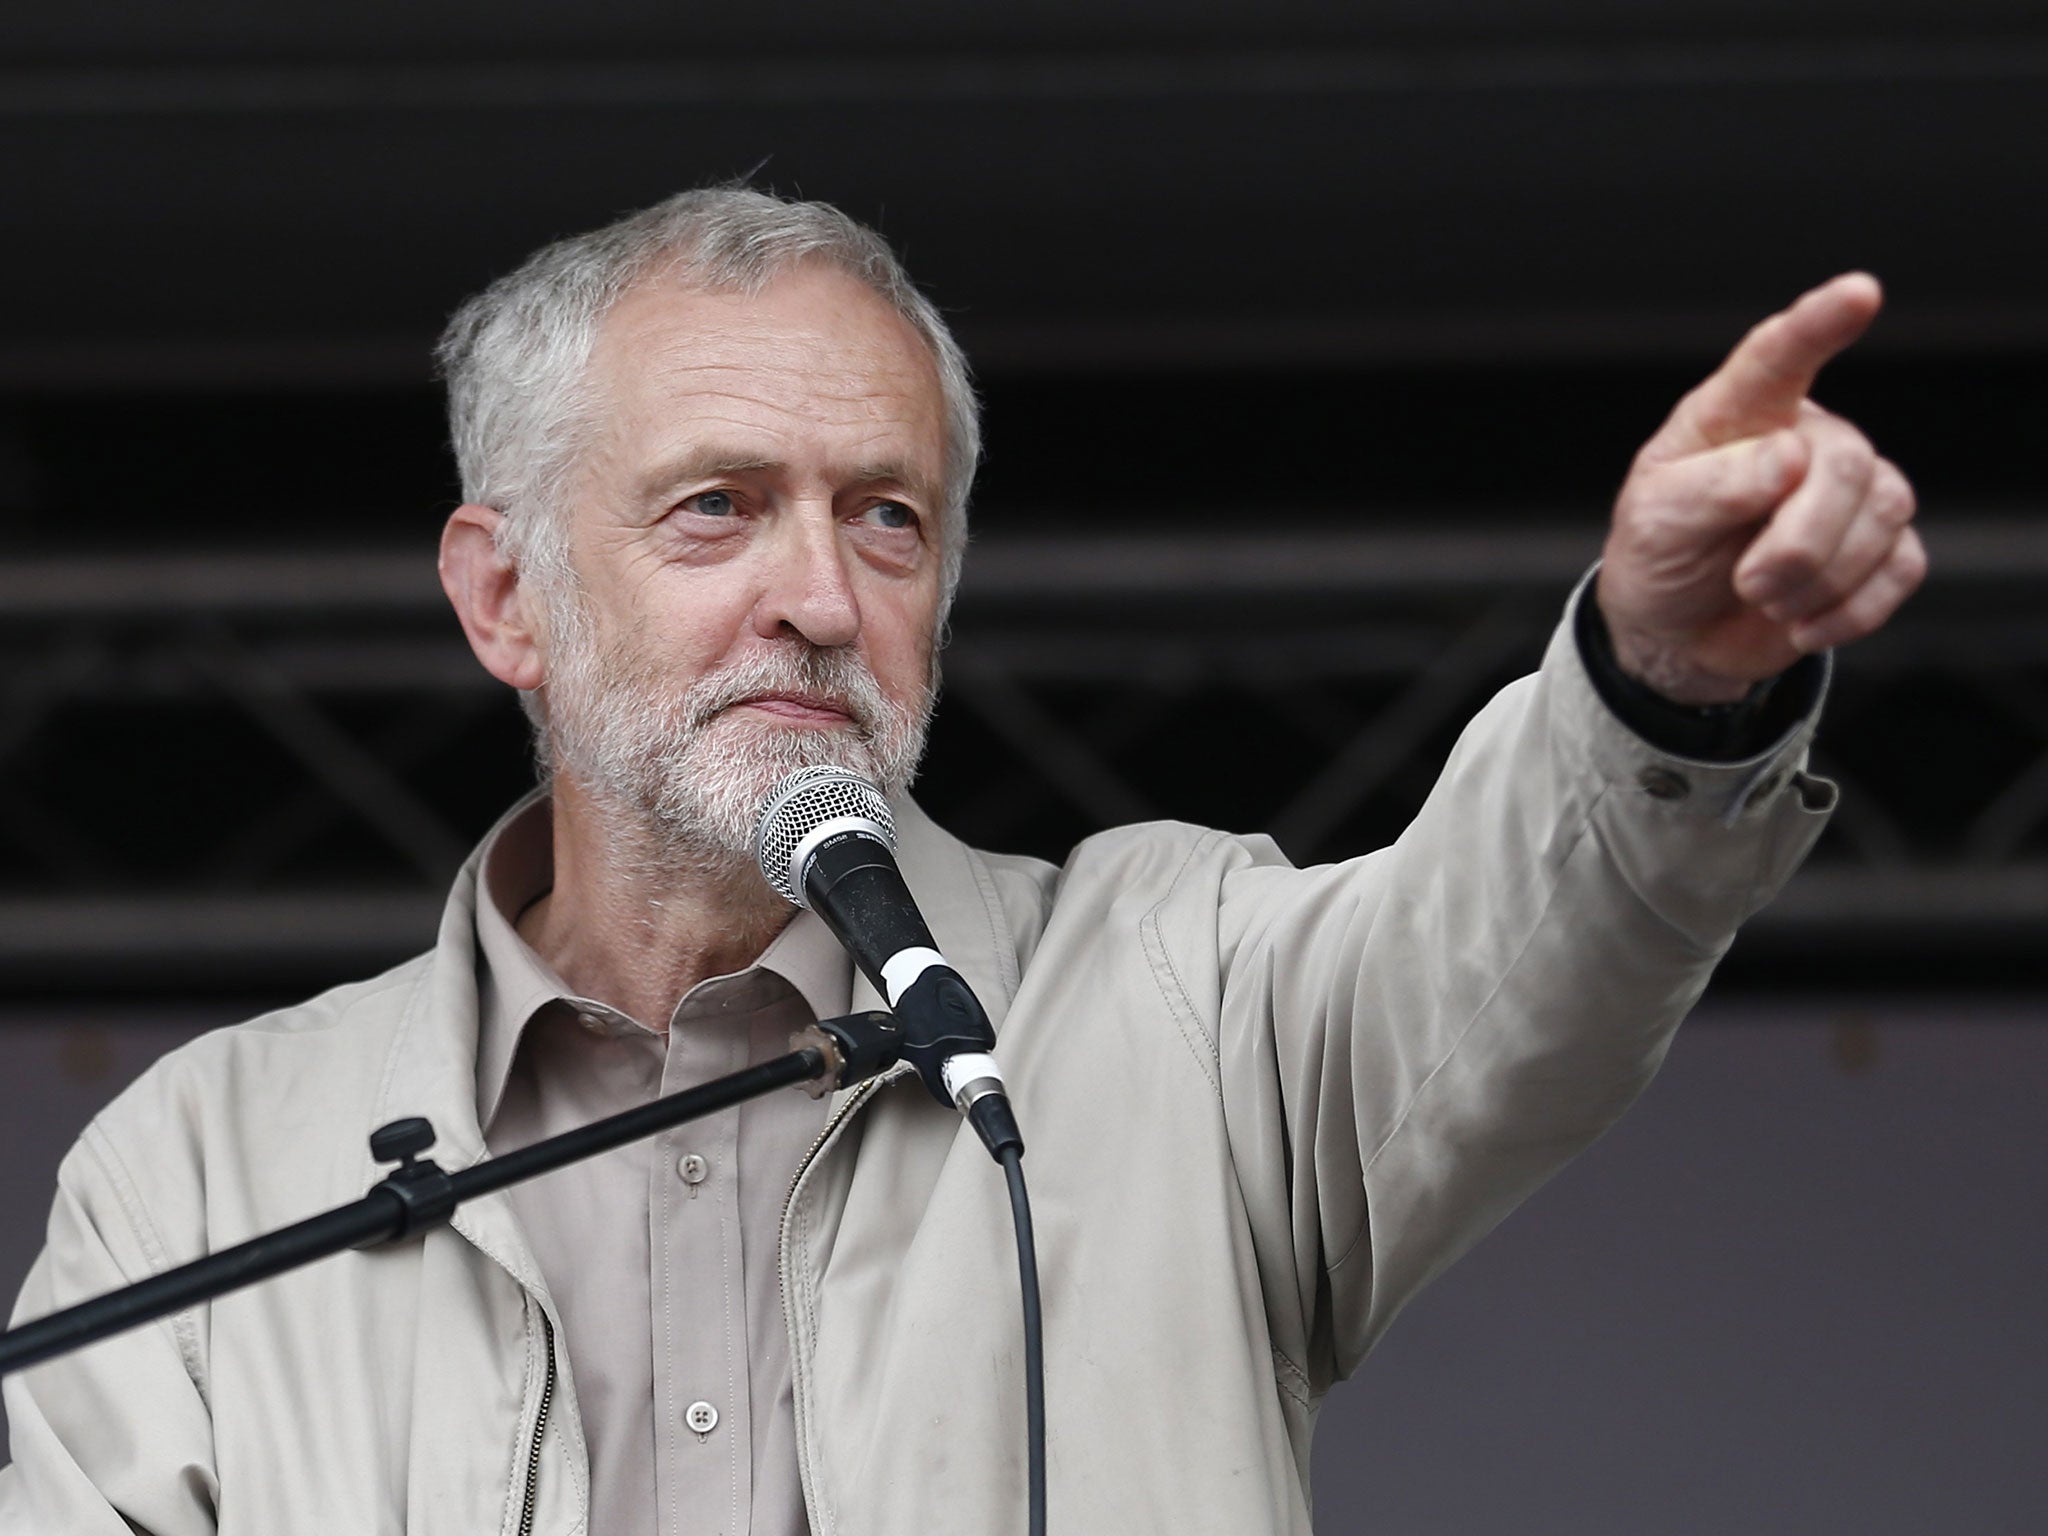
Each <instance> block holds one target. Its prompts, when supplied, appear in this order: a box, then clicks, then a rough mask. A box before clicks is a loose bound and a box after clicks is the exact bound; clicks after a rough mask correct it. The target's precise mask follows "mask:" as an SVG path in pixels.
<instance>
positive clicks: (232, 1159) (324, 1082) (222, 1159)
mask: <svg viewBox="0 0 2048 1536" xmlns="http://www.w3.org/2000/svg"><path fill="white" fill-rule="evenodd" d="M433 963H434V957H433V956H432V955H423V956H420V957H418V958H415V959H413V960H410V961H407V962H406V963H404V964H402V965H399V966H396V967H394V968H393V969H391V970H389V971H386V972H384V973H383V974H382V975H379V976H376V977H372V978H370V979H368V980H365V981H357V982H351V983H348V984H346V985H343V986H338V987H335V988H332V989H331V990H329V991H327V992H323V993H321V994H320V995H318V996H316V997H313V998H309V999H307V1000H306V1001H304V1002H301V1003H296V1004H293V1005H291V1006H290V1007H286V1008H279V1009H275V1010H273V1011H271V1012H268V1013H265V1014H262V1015H259V1016H258V1017H255V1018H252V1019H249V1020H247V1021H245V1022H243V1023H240V1024H234V1025H230V1026H228V1027H226V1028H223V1029H217V1030H213V1031H211V1032H210V1033H207V1034H204V1035H201V1036H199V1037H198V1038H197V1039H195V1040H193V1041H191V1042H189V1043H187V1044H185V1045H183V1046H180V1047H178V1048H177V1049H176V1050H173V1051H171V1052H169V1053H167V1054H166V1055H164V1056H163V1057H161V1058H159V1059H158V1060H157V1061H156V1062H155V1063H154V1064H153V1065H151V1066H150V1067H149V1068H148V1069H147V1070H146V1071H144V1072H143V1073H142V1075H141V1076H140V1077H138V1078H137V1079H136V1080H135V1081H134V1082H133V1083H131V1084H130V1085H129V1086H128V1087H127V1088H126V1089H124V1090H123V1091H122V1092H121V1093H120V1094H119V1095H117V1096H116V1097H115V1098H114V1099H113V1101H112V1102H110V1103H109V1104H108V1105H107V1106H106V1107H105V1108H104V1109H102V1110H101V1111H100V1112H99V1114H98V1115H96V1116H95V1117H94V1118H93V1121H92V1123H91V1124H90V1125H89V1126H88V1127H87V1128H86V1131H85V1134H84V1135H83V1136H82V1137H81V1138H80V1140H79V1142H78V1144H77V1146H75V1147H74V1148H73V1149H72V1152H71V1154H70V1155H69V1156H68V1157H67V1158H66V1159H65V1163H64V1167H63V1170H62V1172H61V1173H60V1180H61V1181H62V1182H64V1183H66V1184H67V1185H70V1186H72V1187H73V1188H74V1189H78V1188H80V1186H82V1185H86V1184H94V1183H104V1182H108V1181H112V1182H114V1183H115V1184H117V1185H120V1184H125V1185H128V1186H129V1193H130V1196H131V1197H132V1198H139V1199H143V1200H145V1201H147V1202H148V1203H150V1204H156V1203H157V1202H158V1199H159V1198H164V1199H170V1200H172V1201H173V1202H174V1203H175V1202H176V1200H177V1199H178V1198H179V1197H180V1195H181V1194H189V1195H190V1196H191V1197H193V1198H195V1199H198V1200H202V1201H205V1202H206V1203H208V1204H211V1203H212V1202H213V1199H214V1197H216V1196H219V1195H221V1194H222V1193H224V1192H226V1191H227V1190H229V1189H231V1188H239V1189H240V1191H241V1192H242V1193H244V1194H246V1195H248V1196H249V1197H250V1198H251V1199H252V1200H253V1201H254V1203H256V1204H267V1203H268V1202H267V1200H266V1199H264V1198H263V1197H262V1195H261V1191H262V1190H263V1189H264V1188H265V1187H268V1186H272V1185H275V1186H276V1187H277V1188H280V1189H282V1190H285V1191H288V1192H289V1194H288V1196H287V1198H291V1197H293V1196H295V1197H296V1198H298V1199H299V1200H302V1201H303V1200H305V1199H307V1198H309V1197H317V1195H318V1194H319V1193H323V1192H324V1191H325V1189H326V1188H327V1187H329V1186H332V1187H336V1188H344V1189H346V1188H349V1187H351V1186H353V1185H359V1184H360V1183H361V1182H362V1172H363V1170H364V1168H365V1167H367V1154H366V1153H365V1152H364V1151H363V1147H364V1145H365V1143H364V1141H363V1137H364V1136H365V1135H366V1134H367V1132H368V1130H369V1128H370V1126H369V1121H370V1119H371V1118H372V1116H373V1115H374V1113H375V1108H376V1105H377V1102H378V1098H379V1094H380V1085H381V1084H382V1082H383V1079H384V1077H385V1075H386V1073H387V1071H388V1067H389V1063H390V1061H391V1059H392V1056H393V1047H394V1044H395V1042H396V1041H397V1039H398V1036H399V1034H400V1032H401V1030H402V1029H403V1027H404V1025H405V1022H406V1019H407V1016H408V1012H409V1010H410V1009H411V1008H412V1007H413V1005H414V1002H415V999H416V998H417V997H418V996H419V995H420V994H421V993H422V991H423V989H424V988H425V986H426V983H427V979H428V977H429V975H430V973H431V970H432V967H433ZM344 1149H345V1151H344ZM338 1153H340V1154H342V1155H339V1156H338V1155H337V1154H338ZM343 1165H345V1170H344V1166H343ZM230 1169H232V1170H233V1173H232V1176H231V1177H230V1178H229V1179H227V1180H223V1178H222V1177H221V1175H222V1174H223V1172H225V1171H227V1170H230ZM309 1175H322V1176H317V1177H313V1178H312V1179H311V1185H312V1186H317V1188H316V1187H309V1183H308V1180H309ZM354 1192H355V1193H360V1190H359V1189H356V1190H354Z"/></svg>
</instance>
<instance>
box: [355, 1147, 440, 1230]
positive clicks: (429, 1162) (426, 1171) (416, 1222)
mask: <svg viewBox="0 0 2048 1536" xmlns="http://www.w3.org/2000/svg"><path fill="white" fill-rule="evenodd" d="M433 1144H434V1127H433V1125H432V1124H431V1123H430V1122H429V1121H427V1120H424V1119H422V1118H420V1117H419V1116H417V1115H414V1116H412V1117H410V1118H408V1119H405V1120H393V1121H392V1122H391V1123H390V1124H389V1125H380V1126H378V1127H377V1129H376V1130H374V1131H372V1132H371V1133H370V1156H372V1157H374V1158H375V1159H376V1160H377V1161H378V1162H380V1163H397V1164H398V1166H397V1167H396V1168H394V1169H392V1170H391V1172H390V1173H388V1174H386V1175H385V1176H384V1177H383V1179H382V1180H380V1181H379V1182H378V1183H376V1184H373V1185H371V1186H370V1191H369V1192H370V1194H371V1195H375V1194H376V1193H377V1192H378V1191H380V1190H381V1191H383V1192H384V1193H385V1194H388V1195H390V1196H391V1197H392V1198H393V1199H395V1200H396V1201H397V1202H398V1205H399V1212H400V1214H399V1218H398V1225H397V1226H396V1227H394V1228H392V1230H391V1231H390V1232H388V1233H386V1234H385V1235H384V1236H382V1237H374V1238H371V1239H370V1240H369V1241H368V1242H364V1243H358V1244H357V1245H356V1246H357V1247H358V1248H375V1247H377V1246H379V1245H380V1244H383V1243H393V1242H396V1241H398V1239H400V1238H402V1237H409V1236H411V1235H412V1234H413V1233H415V1232H422V1231H425V1230H426V1229H427V1228H428V1227H438V1226H439V1225H441V1223H442V1222H444V1221H446V1220H447V1219H448V1218H449V1216H451V1215H452V1214H453V1213H454V1211H455V1186H454V1183H453V1181H452V1180H451V1179H450V1177H449V1175H448V1174H447V1173H446V1172H445V1171H444V1170H443V1169H442V1167H441V1165H440V1164H439V1163H437V1162H435V1161H434V1160H433V1159H432V1158H427V1159H425V1160H421V1159H420V1154H421V1153H422V1152H424V1151H426V1150H427V1148H429V1147H431V1146H432V1145H433ZM366 1198H367V1197H366Z"/></svg>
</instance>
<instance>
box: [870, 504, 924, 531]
mask: <svg viewBox="0 0 2048 1536" xmlns="http://www.w3.org/2000/svg"><path fill="white" fill-rule="evenodd" d="M861 516H862V517H864V518H865V519H866V520H867V521H868V522H869V523H870V524H871V525H873V526H874V527H876V528H915V527H916V526H917V514H916V513H915V512H913V511H912V510H911V509H910V508H909V507H906V506H905V505H903V503H902V502H900V501H878V502H876V503H875V504H874V505H873V506H872V507H869V508H868V509H867V511H865V512H864V513H862V514H861Z"/></svg>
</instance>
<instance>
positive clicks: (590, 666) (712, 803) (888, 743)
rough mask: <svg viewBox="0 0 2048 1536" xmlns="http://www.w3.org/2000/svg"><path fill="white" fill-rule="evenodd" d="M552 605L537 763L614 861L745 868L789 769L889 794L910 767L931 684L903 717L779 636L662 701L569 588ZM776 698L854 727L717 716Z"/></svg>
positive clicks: (859, 670) (819, 655)
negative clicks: (596, 817) (601, 827)
mask: <svg viewBox="0 0 2048 1536" xmlns="http://www.w3.org/2000/svg"><path fill="white" fill-rule="evenodd" d="M561 599H562V600H560V601H555V600H551V601H550V602H549V604H548V611H549V629H550V631H551V641H552V644H551V645H550V648H549V650H550V654H549V660H548V682H547V693H546V696H545V726H544V729H545V744H546V747H547V751H548V756H549V759H550V761H551V763H552V766H553V767H554V769H555V771H557V772H561V773H566V774H568V775H569V776H570V777H571V778H573V779H574V780H575V781H576V783H577V784H578V785H579V786H580V787H581V788H582V789H583V790H584V792H585V793H586V794H588V795H589V796H590V798H591V800H592V801H593V803H594V804H595V806H596V807H597V809H598V810H599V812H600V814H601V815H603V816H604V817H605V819H606V820H607V821H609V822H610V823H612V824H613V827H614V829H615V832H616V833H617V834H618V835H619V836H620V838H621V840H622V841H624V842H626V843H627V844H629V845H630V848H626V847H622V848H619V849H617V850H616V851H617V852H618V853H620V854H622V855H627V856H629V857H632V858H633V859H634V860H635V861H636V862H644V863H649V864H652V865H653V866H654V868H653V869H651V870H650V873H661V872H663V871H666V872H670V873H674V872H678V871H679V870H680V869H682V868H686V867H687V868H695V869H707V870H708V869H717V870H721V871H723V870H729V869H731V868H732V867H733V866H734V865H735V864H741V863H744V864H747V865H751V864H752V863H753V859H754V827H755V821H756V819H757V818H758V817H759V815H760V810H761V806H762V804H763V802H764V801H766V799H767V798H768V796H769V794H770V792H771V791H773V790H774V788H775V786H776V785H777V784H779V783H781V782H782V780H783V779H784V778H786V777H787V776H788V775H789V774H791V773H794V772H795V771H796V770H797V769H799V768H809V767H814V766H826V765H830V766H837V767H842V768H848V769H851V770H852V771H853V772H855V773H858V774H860V775H861V776H862V777H864V778H866V779H869V780H871V781H872V782H873V783H875V784H876V785H878V786H880V788H881V790H882V792H883V793H884V794H888V795H895V794H898V793H900V792H901V791H902V790H904V789H905V788H907V787H908V786H909V784H910V780H911V778H912V776H913V775H914V774H915V773H916V771H917V763H918V759H919V758H920V757H922V756H923V754H924V743H925V733H926V730H927V728H928V726H929V724H930V721H931V710H932V702H933V698H934V691H935V690H934V689H933V687H932V679H931V678H930V677H928V678H927V680H926V685H925V687H924V690H923V692H922V694H921V696H920V697H919V699H918V700H917V702H916V704H915V705H914V706H912V707H905V706H902V705H898V704H896V703H894V702H893V701H891V700H890V699H889V698H888V697H887V695H885V694H884V693H883V692H882V687H881V684H880V683H879V682H877V681H876V679H875V676H874V674H873V673H872V672H870V671H869V670H868V667H867V664H866V663H865V662H863V661H862V660H861V659H860V657H859V656H858V655H856V654H855V653H854V652H852V651H850V650H840V649H832V650H826V649H820V648H819V647H816V646H813V645H810V644H809V643H808V642H805V641H802V640H790V641H786V642H782V643H781V644H780V646H779V648H778V649H776V650H773V651H763V652H761V653H759V654H758V655H755V656H752V657H750V658H749V659H747V660H746V661H744V662H737V663H734V664H733V665H732V666H729V667H726V668H723V669H722V670H720V671H717V672H713V673H709V674H707V675H706V676H704V677H700V678H698V679H697V680H696V681H695V682H694V683H692V684H690V685H689V686H688V687H687V688H685V689H684V690H683V691H682V693H681V694H673V693H669V692H667V691H665V687H664V678H663V676H662V672H661V669H660V668H659V667H658V666H657V665H655V664H654V663H653V662H652V661H651V660H650V659H649V658H647V657H646V656H643V655H641V654H639V653H638V652H637V651H636V650H635V648H634V647H633V646H632V644H631V643H630V642H627V641H623V640H622V641H615V642H612V643H601V642H600V641H599V640H598V637H597V635H596V633H595V625H594V624H593V622H592V615H591V614H590V612H589V610H588V605H587V604H586V602H585V601H584V599H583V596H582V594H581V593H580V592H570V593H566V594H561ZM934 670H936V669H935V668H934ZM785 692H793V693H801V694H810V695H818V696H821V697H824V698H829V699H831V700H832V701H833V702H834V703H835V704H836V705H837V706H838V707H839V708H841V709H843V710H844V711H845V712H846V714H847V715H848V717H849V719H850V721H851V724H850V725H848V726H845V727H842V728H825V727H814V726H813V727H806V726H785V725H778V724H775V723H773V722H771V721H768V720H764V719H762V718H760V717H758V716H756V715H752V714H747V715H736V714H733V713H729V712H728V709H729V706H731V705H733V704H735V703H737V702H739V701H740V700H742V699H748V698H756V697H759V696H760V695H762V694H766V693H785Z"/></svg>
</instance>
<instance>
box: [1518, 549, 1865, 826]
mask: <svg viewBox="0 0 2048 1536" xmlns="http://www.w3.org/2000/svg"><path fill="white" fill-rule="evenodd" d="M1596 570H1597V567H1596ZM1592 586H1593V573H1592V572H1588V573H1587V575H1586V577H1585V578H1584V579H1583V580H1582V581H1581V582H1580V583H1579V586H1578V589H1577V590H1576V591H1575V592H1573V594H1572V599H1571V607H1570V612H1569V614H1568V616H1567V618H1566V621H1565V623H1563V624H1562V625H1560V626H1559V627H1558V631H1557V634H1556V635H1555V636H1554V637H1553V639H1552V641H1551V646H1550V653H1549V655H1548V656H1546V657H1545V659H1544V670H1545V671H1546V672H1548V673H1550V674H1551V676H1552V679H1553V682H1554V685H1555V686H1556V687H1557V689H1558V690H1559V703H1560V704H1562V705H1563V706H1564V714H1565V717H1566V718H1568V719H1574V720H1576V721H1577V722H1579V734H1581V738H1582V744H1583V746H1584V747H1585V749H1586V750H1587V752H1588V754H1589V756H1590V757H1591V759H1592V761H1593V763H1594V764H1595V766H1596V768H1597V769H1598V771H1599V772H1600V774H1601V776H1602V777H1604V778H1605V779H1607V780H1608V781H1609V782H1610V783H1613V784H1615V785H1617V786H1620V787H1622V788H1624V789H1626V790H1628V791H1630V792H1633V793H1635V794H1638V795H1641V796H1644V797H1647V798H1648V799H1649V800H1651V801H1655V802H1658V803H1659V804H1660V805H1661V806H1662V807H1664V808H1665V809H1667V810H1668V811H1670V812H1673V813H1690V814H1696V815H1702V816H1706V817H1711V818H1712V819H1714V820H1718V821H1720V822H1722V823H1723V824H1725V825H1732V824H1734V822H1735V821H1736V820H1737V819H1738V818H1740V817H1742V816H1744V814H1745V813H1749V812H1755V813H1758V814H1761V812H1762V810H1763V808H1764V807H1765V805H1766V804H1767V803H1768V802H1769V801H1770V800H1771V799H1772V797H1773V796H1774V795H1776V794H1778V793H1779V792H1781V791H1784V790H1786V789H1788V788H1790V789H1795V790H1797V792H1798V793H1799V795H1800V798H1801V800H1802V801H1803V802H1804V806H1805V809H1807V810H1810V811H1819V810H1825V809H1827V808H1828V807H1830V806H1831V805H1832V804H1833V802H1834V786H1833V785H1831V784H1829V783H1827V781H1825V780H1822V779H1812V778H1808V777H1807V776H1806V775H1805V773H1804V768H1805V765H1806V753H1807V749H1808V747H1809V746H1810V745H1811V743H1812V740H1813V733H1814V728H1815V726H1816V725H1817V724H1818V722H1819V718H1820V711H1821V705H1822V703H1823V701H1824V700H1825V698H1826V696H1827V689H1828V684H1829V681H1830V679H1831V678H1832V676H1833V671H1834V659H1833V657H1832V656H1831V655H1821V656H1810V657H1807V658H1805V659H1804V660H1802V661H1801V662H1800V663H1799V664H1798V665H1796V666H1794V667H1792V668H1791V669H1790V670H1788V671H1787V672H1785V673H1784V674H1783V675H1782V676H1780V677H1779V678H1777V679H1775V680H1774V686H1772V687H1771V688H1769V689H1768V690H1767V691H1766V692H1765V693H1764V695H1763V696H1762V697H1760V698H1757V699H1756V700H1755V701H1754V707H1752V701H1748V700H1746V701H1744V704H1743V706H1741V710H1740V712H1731V711H1716V712H1701V711H1695V710H1689V709H1687V708H1686V707H1685V706H1683V705H1678V704H1673V703H1671V702H1670V701H1669V700H1666V699H1663V698H1661V697H1659V696H1658V695H1656V694H1654V693H1652V692H1651V691H1650V690H1649V689H1647V688H1643V687H1642V686H1641V685H1640V684H1637V683H1635V682H1634V680H1633V679H1629V678H1627V677H1626V675H1625V674H1623V673H1622V672H1621V671H1620V668H1619V666H1618V665H1617V664H1616V663H1614V661H1613V659H1612V653H1611V651H1609V652H1606V653H1605V654H1604V655H1603V654H1602V653H1600V652H1597V651H1596V652H1594V653H1593V654H1592V655H1590V656H1589V654H1588V652H1589V650H1591V648H1592V646H1593V645H1604V643H1605V625H1604V624H1601V623H1599V614H1598V605H1597V604H1596V603H1595V602H1594V600H1593V592H1592ZM1589 611H1590V616H1589ZM1594 625H1597V626H1598V627H1597V629H1593V631H1592V633H1591V634H1590V636H1589V629H1591V628H1592V626H1594ZM1603 661H1604V663H1605V668H1606V670H1607V671H1608V672H1610V673H1611V674H1612V676H1611V677H1606V678H1603V675H1602V663H1603ZM1616 678H1619V679H1621V680H1622V681H1624V682H1626V683H1629V684H1630V685H1632V687H1633V688H1634V690H1635V695H1631V694H1630V693H1628V692H1626V691H1625V690H1621V689H1617V688H1615V687H1614V686H1613V679H1616ZM1603 683H1604V684H1605V686H1603ZM1636 695H1640V697H1637V696H1636ZM1644 700H1650V701H1654V705H1646V704H1645V703H1644ZM1703 714H1704V716H1705V718H1704V719H1703V720H1694V721H1688V720H1687V718H1686V717H1692V716H1701V715H1703ZM1729 754H1732V755H1729Z"/></svg>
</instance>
